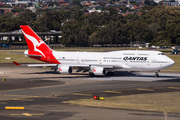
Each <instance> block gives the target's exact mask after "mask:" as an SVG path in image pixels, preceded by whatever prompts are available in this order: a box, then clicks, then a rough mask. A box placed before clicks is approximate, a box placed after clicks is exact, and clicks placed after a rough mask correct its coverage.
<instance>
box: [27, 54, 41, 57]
mask: <svg viewBox="0 0 180 120" xmlns="http://www.w3.org/2000/svg"><path fill="white" fill-rule="evenodd" d="M24 55H27V56H32V57H42V55H33V54H24Z"/></svg>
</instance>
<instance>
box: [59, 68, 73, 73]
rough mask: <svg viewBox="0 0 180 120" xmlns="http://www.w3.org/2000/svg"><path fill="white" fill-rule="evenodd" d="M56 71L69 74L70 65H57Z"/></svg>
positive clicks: (70, 71)
mask: <svg viewBox="0 0 180 120" xmlns="http://www.w3.org/2000/svg"><path fill="white" fill-rule="evenodd" d="M58 71H59V72H60V73H61V74H71V73H72V68H71V67H70V66H59V67H58Z"/></svg>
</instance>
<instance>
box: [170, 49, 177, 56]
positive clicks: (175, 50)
mask: <svg viewBox="0 0 180 120" xmlns="http://www.w3.org/2000/svg"><path fill="white" fill-rule="evenodd" d="M171 53H172V54H175V55H176V54H178V53H179V50H178V49H173V50H172V52H171Z"/></svg>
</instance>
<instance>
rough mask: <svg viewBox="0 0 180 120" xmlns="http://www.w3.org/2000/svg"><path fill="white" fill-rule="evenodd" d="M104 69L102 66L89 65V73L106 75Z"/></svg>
mask: <svg viewBox="0 0 180 120" xmlns="http://www.w3.org/2000/svg"><path fill="white" fill-rule="evenodd" d="M106 73H107V72H106V69H105V68H103V67H91V71H90V74H94V75H106Z"/></svg>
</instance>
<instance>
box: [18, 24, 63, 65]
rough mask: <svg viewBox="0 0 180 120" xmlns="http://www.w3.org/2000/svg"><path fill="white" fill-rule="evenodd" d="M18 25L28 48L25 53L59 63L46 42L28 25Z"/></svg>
mask: <svg viewBox="0 0 180 120" xmlns="http://www.w3.org/2000/svg"><path fill="white" fill-rule="evenodd" d="M20 27H21V29H22V31H23V34H24V37H25V39H26V43H27V45H28V48H29V51H28V53H26V54H29V57H31V58H34V59H37V60H41V61H44V62H48V63H58V64H59V63H60V62H59V61H58V60H56V58H55V57H54V55H53V51H52V50H51V48H49V46H48V45H46V43H45V42H44V41H43V40H42V39H41V38H40V37H39V36H38V35H37V34H36V33H35V32H34V31H33V30H32V29H31V28H30V27H29V26H28V25H21V26H20ZM37 56H38V57H37ZM39 56H42V57H39Z"/></svg>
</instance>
